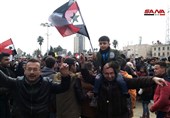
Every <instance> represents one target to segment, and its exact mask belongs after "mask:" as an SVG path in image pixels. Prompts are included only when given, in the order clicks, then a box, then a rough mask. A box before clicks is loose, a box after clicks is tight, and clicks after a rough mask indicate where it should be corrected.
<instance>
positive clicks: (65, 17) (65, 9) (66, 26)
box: [49, 0, 90, 39]
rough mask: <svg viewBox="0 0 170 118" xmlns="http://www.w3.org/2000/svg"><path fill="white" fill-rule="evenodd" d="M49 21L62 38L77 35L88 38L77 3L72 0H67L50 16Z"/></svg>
mask: <svg viewBox="0 0 170 118" xmlns="http://www.w3.org/2000/svg"><path fill="white" fill-rule="evenodd" d="M49 21H50V22H51V23H52V24H53V25H54V26H55V27H56V28H57V30H58V31H59V33H60V34H61V35H62V36H63V37H65V36H69V35H72V34H75V33H79V34H82V35H84V36H86V37H88V38H89V34H88V32H87V29H86V26H85V24H84V21H83V18H82V15H81V13H80V9H79V7H78V4H77V2H76V1H74V0H69V1H68V2H67V3H65V4H63V5H62V6H60V7H59V8H57V9H56V10H55V11H54V12H53V13H52V14H51V15H50V17H49ZM89 39H90V38H89Z"/></svg>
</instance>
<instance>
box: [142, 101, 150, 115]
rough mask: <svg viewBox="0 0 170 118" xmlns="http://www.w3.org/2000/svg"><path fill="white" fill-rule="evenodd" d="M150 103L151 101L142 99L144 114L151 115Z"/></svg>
mask: <svg viewBox="0 0 170 118" xmlns="http://www.w3.org/2000/svg"><path fill="white" fill-rule="evenodd" d="M149 103H150V101H142V107H143V115H148V116H149V108H148V104H149Z"/></svg>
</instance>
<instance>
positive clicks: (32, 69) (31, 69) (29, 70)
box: [25, 68, 40, 72]
mask: <svg viewBox="0 0 170 118" xmlns="http://www.w3.org/2000/svg"><path fill="white" fill-rule="evenodd" d="M25 70H26V71H28V72H31V71H33V72H38V71H39V70H40V69H38V68H26V69H25Z"/></svg>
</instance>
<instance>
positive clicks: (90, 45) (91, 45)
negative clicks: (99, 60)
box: [75, 1, 94, 53]
mask: <svg viewBox="0 0 170 118" xmlns="http://www.w3.org/2000/svg"><path fill="white" fill-rule="evenodd" d="M75 3H76V5H77V7H78V9H79V13H80V17H81V19H82V22H83V24H84V27H85V30H86V32H87V37H88V39H89V42H90V46H91V49H92V51H93V53H94V48H93V46H92V43H91V39H90V36H89V33H88V31H87V27H86V25H85V22H84V19H83V17H82V14H81V11H80V8H79V6H78V4H77V2H76V1H75Z"/></svg>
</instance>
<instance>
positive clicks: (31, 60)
mask: <svg viewBox="0 0 170 118" xmlns="http://www.w3.org/2000/svg"><path fill="white" fill-rule="evenodd" d="M28 62H38V63H40V61H39V60H38V59H35V58H31V59H29V60H28V61H27V63H28Z"/></svg>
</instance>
